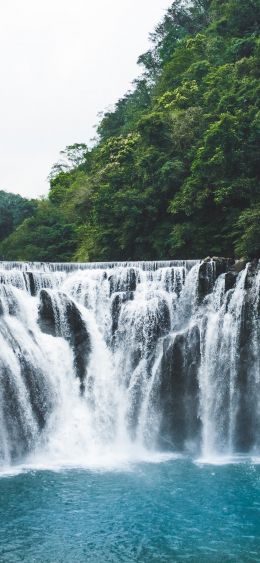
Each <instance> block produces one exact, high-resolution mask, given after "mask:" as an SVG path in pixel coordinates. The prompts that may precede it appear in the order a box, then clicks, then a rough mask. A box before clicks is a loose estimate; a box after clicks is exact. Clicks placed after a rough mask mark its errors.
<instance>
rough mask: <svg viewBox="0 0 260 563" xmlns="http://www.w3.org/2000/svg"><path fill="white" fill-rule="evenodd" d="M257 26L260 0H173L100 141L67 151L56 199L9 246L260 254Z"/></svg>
mask: <svg viewBox="0 0 260 563" xmlns="http://www.w3.org/2000/svg"><path fill="white" fill-rule="evenodd" d="M259 28H260V0H240V1H239V2H237V0H192V1H190V0H189V1H188V0H175V2H173V4H172V5H171V6H170V7H169V10H168V11H167V13H166V15H165V17H164V19H163V20H162V21H161V22H160V23H159V25H158V26H157V27H156V29H155V31H154V32H153V33H152V35H151V49H150V50H149V51H148V52H146V53H144V54H143V55H141V56H140V57H139V64H140V67H141V69H142V74H141V76H140V77H139V79H138V80H136V81H135V82H134V83H133V88H132V90H131V91H130V92H127V93H126V95H125V96H124V97H123V98H122V99H120V100H119V101H118V102H117V104H116V105H115V107H114V108H113V109H112V110H111V111H106V112H104V114H103V116H102V118H101V121H100V123H99V125H98V128H97V133H98V140H97V142H96V144H95V145H94V146H93V148H91V149H88V148H87V147H86V145H85V144H76V145H72V146H69V147H67V149H66V150H65V151H63V152H62V154H61V156H62V160H61V161H60V162H59V163H57V164H56V165H54V167H53V169H52V172H51V174H50V192H49V196H48V200H47V201H46V202H39V204H38V206H37V209H36V210H35V212H34V213H33V217H31V218H25V221H24V222H22V223H21V224H20V225H19V226H18V228H17V229H16V230H15V231H14V232H13V233H12V234H11V235H10V236H9V238H7V239H6V240H5V241H4V242H3V243H2V248H3V249H4V250H2V253H4V254H5V256H7V257H9V258H10V259H11V258H16V259H18V258H23V259H36V258H37V259H46V260H52V259H53V260H61V259H62V260H70V259H74V260H91V261H92V260H103V259H104V260H120V259H122V260H131V259H133V260H134V259H162V258H173V257H176V258H178V257H182V258H194V257H203V256H205V255H209V254H210V255H216V254H219V255H220V254H221V255H225V256H245V257H256V256H259V255H260V237H259V234H260V232H259V224H260V208H259V206H260V166H259V149H260V105H259V100H260V82H259V76H260V62H259V61H260V56H259V55H260V37H259ZM12 225H13V226H12V229H11V230H13V228H15V227H16V225H15V224H14V223H13V224H12ZM9 230H10V229H9ZM6 234H7V235H8V234H9V231H8V229H7V230H6ZM61 237H62V240H61ZM64 241H66V244H65V242H64ZM37 253H38V254H37Z"/></svg>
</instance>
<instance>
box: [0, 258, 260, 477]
mask: <svg viewBox="0 0 260 563" xmlns="http://www.w3.org/2000/svg"><path fill="white" fill-rule="evenodd" d="M259 294H260V267H259V263H257V262H256V261H255V262H252V263H249V264H247V265H246V267H245V268H244V269H243V270H242V271H241V272H239V273H238V272H237V271H236V266H235V264H234V263H233V262H232V261H231V260H228V259H212V260H211V259H207V260H205V261H199V260H191V261H182V260H179V261H170V262H135V263H133V262H132V263H129V262H126V263H114V264H113V263H97V264H45V263H19V262H16V263H15V262H14V263H11V262H1V263H0V466H8V465H10V464H16V463H22V462H23V461H28V462H30V460H31V461H32V460H34V459H45V460H48V459H50V460H52V461H53V462H57V463H63V464H73V463H76V464H77V463H79V462H80V463H86V464H87V463H88V461H89V460H91V459H95V460H97V459H99V460H102V459H103V458H104V457H105V456H110V455H111V454H112V453H113V452H114V453H115V455H119V456H123V457H124V456H125V458H127V457H128V456H131V455H133V456H136V457H138V456H141V457H142V456H145V455H146V454H147V453H148V452H153V451H159V450H160V451H170V452H178V453H180V452H182V453H188V454H191V455H195V456H202V457H203V458H205V459H206V458H208V457H212V456H218V455H219V456H222V455H223V456H225V455H236V454H250V455H259V453H260V432H259V431H260V388H259V387H260V353H259V342H260V338H259V337H260V323H259V313H260V297H259Z"/></svg>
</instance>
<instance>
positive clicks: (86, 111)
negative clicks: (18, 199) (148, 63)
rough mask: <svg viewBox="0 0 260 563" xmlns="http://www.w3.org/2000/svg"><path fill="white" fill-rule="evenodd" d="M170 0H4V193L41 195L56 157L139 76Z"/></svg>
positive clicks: (0, 139)
mask: <svg viewBox="0 0 260 563" xmlns="http://www.w3.org/2000/svg"><path fill="white" fill-rule="evenodd" d="M170 4H171V0H0V73H1V83H0V189H4V190H6V191H11V192H14V193H20V194H22V195H24V196H29V197H36V196H39V195H41V194H45V193H47V190H48V183H47V180H46V178H47V176H48V174H49V172H50V169H51V166H52V164H53V163H54V162H56V161H57V160H58V158H59V151H60V150H62V149H64V148H65V146H66V145H69V144H72V143H75V142H88V141H89V139H91V138H92V137H93V136H94V135H95V130H94V129H93V126H94V125H95V124H96V123H97V121H98V118H97V114H98V112H100V111H102V110H105V109H106V108H108V107H109V106H111V104H113V103H115V102H116V101H117V100H118V98H119V97H121V96H122V95H123V94H124V93H125V92H126V91H127V90H128V89H129V87H130V83H131V81H132V80H133V79H134V78H135V77H136V76H138V73H139V72H140V71H139V69H138V66H137V65H136V60H137V58H138V56H139V55H140V54H141V53H143V52H145V51H146V50H147V48H148V47H149V42H148V35H149V33H150V32H152V31H153V29H154V27H155V25H156V24H157V23H158V21H159V20H160V19H161V18H162V17H163V15H164V13H165V10H166V9H167V8H168V7H169V5H170Z"/></svg>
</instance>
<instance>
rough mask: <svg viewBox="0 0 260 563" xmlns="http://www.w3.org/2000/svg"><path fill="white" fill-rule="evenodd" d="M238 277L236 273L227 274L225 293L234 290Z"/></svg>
mask: <svg viewBox="0 0 260 563" xmlns="http://www.w3.org/2000/svg"><path fill="white" fill-rule="evenodd" d="M236 279H237V275H236V274H235V273H234V272H227V273H226V274H225V292H226V291H229V290H230V289H233V287H234V286H235V284H236Z"/></svg>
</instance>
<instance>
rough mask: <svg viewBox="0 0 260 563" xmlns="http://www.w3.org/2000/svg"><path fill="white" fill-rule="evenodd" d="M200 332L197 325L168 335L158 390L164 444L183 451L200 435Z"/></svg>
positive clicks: (161, 435) (192, 445)
mask: <svg viewBox="0 0 260 563" xmlns="http://www.w3.org/2000/svg"><path fill="white" fill-rule="evenodd" d="M199 366H200V333H199V329H198V327H196V326H194V327H193V328H191V329H189V330H187V331H186V332H185V333H182V334H178V335H176V336H175V337H174V340H173V341H171V340H170V339H166V340H165V342H164V353H163V358H162V363H161V383H160V390H159V397H160V399H159V402H160V411H161V413H162V423H161V431H160V438H161V443H162V445H163V444H164V446H165V445H167V444H168V445H169V446H170V447H173V448H174V449H175V450H176V449H177V450H178V451H182V450H184V449H186V448H190V447H195V443H196V445H197V441H198V440H199V438H200V419H199V383H198V370H199Z"/></svg>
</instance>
